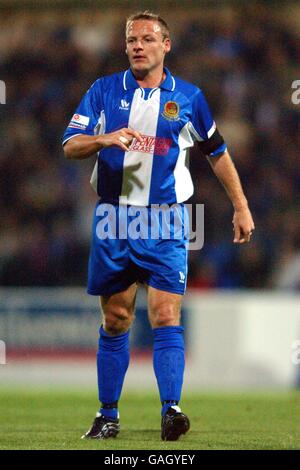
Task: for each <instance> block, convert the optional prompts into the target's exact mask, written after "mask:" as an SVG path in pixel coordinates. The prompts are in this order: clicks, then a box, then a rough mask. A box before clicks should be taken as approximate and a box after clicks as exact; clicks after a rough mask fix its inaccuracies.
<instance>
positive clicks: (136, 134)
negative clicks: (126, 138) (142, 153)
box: [126, 127, 143, 142]
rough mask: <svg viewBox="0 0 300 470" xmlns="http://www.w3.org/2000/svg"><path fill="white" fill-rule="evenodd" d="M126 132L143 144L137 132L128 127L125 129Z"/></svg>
mask: <svg viewBox="0 0 300 470" xmlns="http://www.w3.org/2000/svg"><path fill="white" fill-rule="evenodd" d="M126 132H127V133H128V134H130V135H132V136H133V137H135V138H136V139H137V140H138V141H139V142H143V138H142V136H141V134H140V133H139V132H138V131H135V130H133V129H131V128H130V127H129V128H128V129H126Z"/></svg>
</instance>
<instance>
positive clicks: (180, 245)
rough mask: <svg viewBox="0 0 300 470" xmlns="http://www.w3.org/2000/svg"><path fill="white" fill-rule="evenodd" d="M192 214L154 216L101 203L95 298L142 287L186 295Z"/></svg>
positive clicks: (93, 267)
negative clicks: (136, 286) (134, 284)
mask: <svg viewBox="0 0 300 470" xmlns="http://www.w3.org/2000/svg"><path fill="white" fill-rule="evenodd" d="M187 254H188V211H187V209H186V208H185V206H184V204H174V205H173V206H172V210H171V211H170V209H166V210H157V211H155V210H153V207H142V208H141V207H137V206H125V205H123V206H122V205H117V204H116V205H115V204H108V203H105V202H101V201H99V202H98V203H97V205H96V208H95V212H94V220H93V228H92V243H91V250H90V258H89V267H88V288H87V292H88V293H89V294H91V295H103V296H108V295H111V294H115V293H117V292H121V291H123V290H126V289H127V288H128V287H129V286H130V285H131V284H133V283H134V282H141V283H145V284H148V285H149V286H152V287H155V288H156V289H161V290H163V291H167V292H172V293H175V294H184V292H185V289H186V280H187V257H188V256H187Z"/></svg>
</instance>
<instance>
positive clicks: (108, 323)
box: [104, 306, 134, 335]
mask: <svg viewBox="0 0 300 470" xmlns="http://www.w3.org/2000/svg"><path fill="white" fill-rule="evenodd" d="M133 318H134V312H133V310H128V309H126V308H124V307H120V306H115V307H113V308H109V309H108V310H107V311H106V312H104V330H105V331H106V332H107V333H109V334H111V335H120V334H122V333H125V332H126V331H128V330H129V328H130V326H131V323H132V321H133Z"/></svg>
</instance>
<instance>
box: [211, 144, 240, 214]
mask: <svg viewBox="0 0 300 470" xmlns="http://www.w3.org/2000/svg"><path fill="white" fill-rule="evenodd" d="M207 159H208V161H209V163H210V165H211V167H212V169H213V171H214V173H215V175H216V176H217V178H218V179H219V181H220V182H221V183H222V185H223V186H224V188H225V190H226V192H227V194H228V197H229V199H230V200H231V202H232V204H233V207H234V209H235V210H239V209H242V208H243V207H247V206H248V202H247V199H246V197H245V194H244V191H243V188H242V185H241V181H240V178H239V175H238V173H237V171H236V168H235V166H234V163H233V161H232V160H231V157H230V155H229V153H228V152H227V151H226V152H224V153H223V154H222V155H221V156H220V157H207Z"/></svg>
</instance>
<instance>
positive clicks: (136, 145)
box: [130, 135, 172, 156]
mask: <svg viewBox="0 0 300 470" xmlns="http://www.w3.org/2000/svg"><path fill="white" fill-rule="evenodd" d="M142 139H143V141H142V142H139V141H138V140H136V139H134V141H133V143H132V145H131V147H130V151H132V152H142V153H150V154H155V155H160V156H165V155H168V153H169V150H170V147H171V145H172V139H166V138H165V137H151V136H149V135H142Z"/></svg>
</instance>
